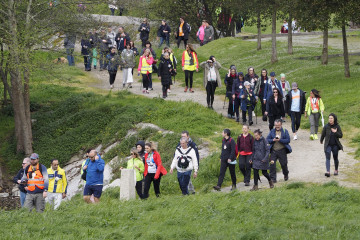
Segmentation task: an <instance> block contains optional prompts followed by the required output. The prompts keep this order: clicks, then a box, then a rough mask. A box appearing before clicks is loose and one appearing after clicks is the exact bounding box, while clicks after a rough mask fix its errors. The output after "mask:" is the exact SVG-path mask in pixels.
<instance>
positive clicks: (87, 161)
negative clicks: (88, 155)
mask: <svg viewBox="0 0 360 240" xmlns="http://www.w3.org/2000/svg"><path fill="white" fill-rule="evenodd" d="M89 162H90V160H89V159H86V162H85V164H84V166H83V167H85V166H87V165H89ZM86 174H87V169H86V170H83V173H82V174H81V179H82V180H84V181H86Z"/></svg>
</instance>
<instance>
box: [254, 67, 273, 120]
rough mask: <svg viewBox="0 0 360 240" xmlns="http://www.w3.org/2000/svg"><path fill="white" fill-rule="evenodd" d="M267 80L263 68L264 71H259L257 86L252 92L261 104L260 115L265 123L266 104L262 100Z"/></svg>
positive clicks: (265, 71)
mask: <svg viewBox="0 0 360 240" xmlns="http://www.w3.org/2000/svg"><path fill="white" fill-rule="evenodd" d="M268 80H269V78H268V75H267V70H266V69H265V68H264V69H262V70H261V76H260V79H259V80H258V81H257V84H256V86H255V90H254V93H255V95H256V96H258V98H259V99H260V102H261V113H262V119H263V121H264V122H266V121H267V117H266V115H265V111H266V104H265V102H264V101H263V98H264V90H265V85H266V83H267V81H268Z"/></svg>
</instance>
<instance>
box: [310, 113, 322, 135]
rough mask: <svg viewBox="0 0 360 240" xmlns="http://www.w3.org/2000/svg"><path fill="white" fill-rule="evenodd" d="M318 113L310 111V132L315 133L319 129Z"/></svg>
mask: <svg viewBox="0 0 360 240" xmlns="http://www.w3.org/2000/svg"><path fill="white" fill-rule="evenodd" d="M319 119H320V113H318V112H317V113H311V114H310V116H309V121H310V133H311V134H317V133H318V129H319Z"/></svg>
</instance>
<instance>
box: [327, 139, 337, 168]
mask: <svg viewBox="0 0 360 240" xmlns="http://www.w3.org/2000/svg"><path fill="white" fill-rule="evenodd" d="M331 152H332V154H333V158H334V164H335V171H337V170H338V167H339V159H338V153H339V147H338V146H337V145H332V146H331V145H328V146H327V147H326V150H325V157H326V171H327V172H330V158H331Z"/></svg>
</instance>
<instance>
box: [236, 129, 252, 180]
mask: <svg viewBox="0 0 360 240" xmlns="http://www.w3.org/2000/svg"><path fill="white" fill-rule="evenodd" d="M242 130H243V133H242V134H241V135H240V136H239V137H238V139H237V144H236V149H237V152H238V153H237V155H238V157H239V168H240V171H241V173H242V174H243V175H244V183H245V186H250V177H251V163H250V161H251V156H252V154H253V146H254V138H253V136H251V134H250V133H249V125H246V124H244V125H243V128H242Z"/></svg>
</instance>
